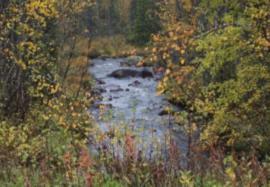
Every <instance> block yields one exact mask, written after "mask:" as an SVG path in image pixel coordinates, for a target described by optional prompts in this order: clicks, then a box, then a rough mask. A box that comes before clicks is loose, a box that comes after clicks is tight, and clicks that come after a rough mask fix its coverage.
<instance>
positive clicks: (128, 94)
mask: <svg viewBox="0 0 270 187" xmlns="http://www.w3.org/2000/svg"><path fill="white" fill-rule="evenodd" d="M126 62H128V59H127V58H118V59H111V58H107V59H93V60H92V65H91V67H89V72H90V74H91V75H92V76H94V77H95V79H96V80H97V83H96V86H95V87H96V89H98V90H99V91H100V94H101V99H100V100H99V101H97V102H96V103H95V105H94V106H93V107H92V108H91V113H92V115H93V116H94V117H95V119H96V121H97V122H98V126H99V128H100V129H101V130H102V131H104V132H106V131H108V130H109V129H112V128H121V129H123V128H128V129H131V130H132V131H136V132H138V133H136V134H138V137H139V139H140V140H141V141H140V142H143V143H144V144H146V145H147V146H148V147H149V145H152V144H153V141H155V143H158V144H159V145H161V146H162V145H164V146H166V141H168V138H167V137H168V136H170V139H172V140H174V142H176V145H177V147H178V148H179V149H181V152H182V153H183V152H186V149H187V143H186V142H187V140H186V136H185V135H184V133H183V130H182V129H181V127H179V125H176V124H174V120H173V118H172V116H170V115H161V111H162V110H163V109H164V108H165V107H174V108H175V106H172V105H171V104H170V103H169V102H168V101H167V100H166V99H165V98H164V97H163V96H158V95H157V94H156V86H157V80H158V78H159V76H158V75H156V74H153V77H146V78H143V77H141V76H135V77H124V78H116V77H112V76H108V75H110V74H111V73H112V72H114V71H116V70H119V69H121V70H123V69H124V70H134V71H138V72H141V71H143V70H146V71H148V72H153V71H152V68H151V67H136V66H135V65H133V66H132V65H131V66H128V67H127V66H126V65H127V63H126ZM98 106H103V108H102V107H98ZM101 108H102V109H101ZM104 111H105V112H104ZM101 113H102V114H103V117H102V118H101V117H100V116H101ZM104 113H105V114H106V117H104V116H105V115H104ZM151 149H154V148H153V147H151ZM152 151H154V150H152Z"/></svg>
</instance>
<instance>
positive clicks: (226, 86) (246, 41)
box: [151, 0, 270, 158]
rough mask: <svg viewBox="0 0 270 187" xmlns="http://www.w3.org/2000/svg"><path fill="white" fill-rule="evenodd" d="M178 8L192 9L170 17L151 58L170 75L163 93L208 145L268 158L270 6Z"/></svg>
mask: <svg viewBox="0 0 270 187" xmlns="http://www.w3.org/2000/svg"><path fill="white" fill-rule="evenodd" d="M184 2H185V3H186V4H185V3H184ZM187 3H189V5H188V6H187ZM170 5H171V4H170V3H166V4H165V5H164V7H166V6H167V8H168V9H170V7H171V6H170ZM185 5H186V6H185ZM177 7H181V9H183V10H184V11H179V12H177V11H176V13H175V14H174V15H173V14H169V15H164V14H163V17H165V19H166V18H167V20H168V21H166V24H167V23H168V27H167V28H166V30H165V31H164V32H163V33H161V34H159V35H156V36H154V45H155V46H154V48H153V49H152V53H153V55H152V57H151V60H152V61H156V62H158V63H159V65H160V66H162V67H165V69H166V73H165V76H164V78H163V80H162V81H161V83H160V85H159V91H160V92H161V93H164V94H166V95H167V96H168V98H169V99H170V100H172V101H174V102H176V103H179V104H181V105H183V106H184V107H185V108H186V110H187V111H189V114H185V113H181V114H179V116H180V117H179V118H181V119H180V121H181V122H180V123H183V121H186V122H184V123H186V124H187V125H188V126H193V127H196V128H198V129H200V130H201V131H202V133H201V142H200V143H202V144H203V145H204V146H206V147H208V148H210V147H212V146H214V147H215V146H221V147H224V148H226V149H227V151H229V150H230V151H232V150H237V151H245V152H246V153H249V152H251V151H256V152H257V153H258V154H259V155H260V156H262V157H264V158H265V157H266V156H267V154H268V153H269V151H270V148H269V144H268V142H269V133H270V131H269V129H270V126H269V120H270V115H269V106H270V105H269V104H270V103H269V102H268V101H269V91H270V90H269V88H270V87H269V86H270V82H269V81H270V79H269V78H270V72H269V70H270V69H269V68H270V66H269V55H270V53H269V50H270V48H269V47H270V22H269V18H270V14H269V11H268V10H269V8H270V3H269V1H264V0H260V1H252V0H250V1H240V0H239V1H218V0H213V1H204V0H202V1H183V2H182V4H181V3H179V4H178V6H177ZM178 9H179V8H178ZM183 12H184V13H183ZM191 124H192V125H191Z"/></svg>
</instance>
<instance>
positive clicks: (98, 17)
mask: <svg viewBox="0 0 270 187" xmlns="http://www.w3.org/2000/svg"><path fill="white" fill-rule="evenodd" d="M158 10H159V7H158V4H157V1H153V0H125V1H124V0H101V1H97V2H96V4H95V6H92V8H91V12H92V20H91V22H92V24H93V28H94V32H92V34H93V35H96V36H100V35H101V36H106V35H109V36H112V35H116V34H122V35H124V36H125V38H126V39H127V41H129V42H131V43H133V44H137V45H144V44H146V43H147V42H148V41H149V40H150V38H151V34H153V33H156V32H158V31H159V30H160V27H161V26H160V23H159V18H158V16H157V12H158Z"/></svg>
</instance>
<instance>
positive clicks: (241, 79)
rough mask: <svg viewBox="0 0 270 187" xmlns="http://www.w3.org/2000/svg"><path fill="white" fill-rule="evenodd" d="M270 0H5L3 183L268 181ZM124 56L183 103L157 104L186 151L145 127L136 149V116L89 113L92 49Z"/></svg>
mask: <svg viewBox="0 0 270 187" xmlns="http://www.w3.org/2000/svg"><path fill="white" fill-rule="evenodd" d="M269 9H270V3H269V1H267V0H258V1H254V0H247V1H241V0H229V1H219V0H212V1H207V0H182V1H172V0H169V1H155V0H116V1H110V0H101V1H94V0H77V1H69V0H59V1H56V0H18V1H17V0H16V1H9V0H2V1H1V2H0V28H1V29H0V167H1V171H0V186H7V187H22V186H25V187H32V186H33V187H34V186H79V187H80V186H81V187H84V186H86V187H95V186H96V187H99V186H104V187H121V186H132V187H133V186H138V187H139V186H140V187H141V186H145V187H146V186H147V187H148V186H157V187H158V186H162V187H163V186H166V187H167V186H168V187H175V186H183V187H193V186H194V187H212V186H213V187H214V186H216V187H219V186H220V187H223V186H228V187H229V186H235V187H238V186H252V187H253V186H254V187H257V186H258V187H261V186H262V187H264V186H265V187H267V186H269V185H270V158H269V156H270V155H269V152H270V144H269V141H270V139H269V137H270V136H269V135H270V126H269V124H270V113H269V108H270V103H269V101H270V95H269V93H270V62H269V59H270V53H269V51H270V23H269V20H270V13H269ZM130 56H140V57H143V59H142V60H140V61H138V63H137V66H139V67H141V66H151V67H153V69H154V71H155V73H160V74H162V75H163V76H162V78H161V80H159V84H158V87H157V94H160V95H163V96H165V97H166V99H167V100H168V101H171V102H173V103H176V104H178V105H179V106H180V107H182V108H183V110H181V111H176V112H175V111H171V109H167V110H166V111H164V115H172V116H173V117H174V119H175V121H176V123H177V124H179V125H181V126H182V128H183V129H184V130H185V134H186V137H187V150H180V149H179V148H178V147H177V146H176V145H177V142H174V141H173V140H172V139H171V138H170V137H171V132H170V131H168V133H167V134H166V136H165V138H166V140H167V141H166V145H159V143H158V141H157V140H156V139H154V138H153V140H152V141H153V144H152V147H153V150H149V149H141V147H140V146H142V147H143V145H144V143H145V142H143V140H142V139H141V138H140V135H139V132H136V131H134V129H133V128H132V124H133V121H132V120H131V121H119V122H117V124H116V125H117V127H118V128H111V129H110V130H109V131H108V132H102V131H101V130H100V129H99V127H98V123H97V121H96V120H95V119H94V117H93V116H92V115H91V114H90V113H89V108H90V107H91V106H92V105H93V104H94V103H95V101H97V100H99V99H100V98H99V95H97V94H96V93H94V89H95V86H96V81H95V80H94V77H92V76H91V75H89V71H88V69H89V68H91V59H93V58H101V59H102V58H104V59H106V58H129V57H130ZM133 60H134V59H133ZM136 60H138V59H136ZM132 64H133V62H132ZM102 109H103V108H102V106H101V108H100V110H101V111H102ZM104 111H106V108H104ZM100 118H105V119H107V120H109V121H112V116H111V115H108V116H107V114H106V112H104V115H102V112H101V116H100ZM139 145H140V146H139ZM163 146H165V148H162V147H163ZM184 152H186V154H183V153H184Z"/></svg>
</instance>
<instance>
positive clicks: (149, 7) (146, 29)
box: [129, 0, 160, 45]
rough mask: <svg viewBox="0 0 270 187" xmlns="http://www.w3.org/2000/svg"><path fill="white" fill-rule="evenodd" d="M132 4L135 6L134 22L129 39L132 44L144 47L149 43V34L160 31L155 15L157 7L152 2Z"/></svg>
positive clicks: (147, 0) (145, 1)
mask: <svg viewBox="0 0 270 187" xmlns="http://www.w3.org/2000/svg"><path fill="white" fill-rule="evenodd" d="M134 4H135V5H136V7H135V21H134V25H131V33H130V38H129V39H130V41H131V42H132V43H134V44H137V45H144V44H146V43H147V42H148V41H149V39H150V37H151V34H153V33H156V32H157V31H159V30H160V24H159V19H158V17H157V15H156V11H157V8H158V7H157V6H156V4H155V2H154V1H153V0H137V1H136V2H134ZM131 12H132V11H131ZM131 17H133V16H132V15H131ZM131 23H132V22H131Z"/></svg>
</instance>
